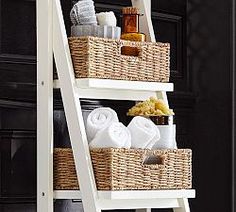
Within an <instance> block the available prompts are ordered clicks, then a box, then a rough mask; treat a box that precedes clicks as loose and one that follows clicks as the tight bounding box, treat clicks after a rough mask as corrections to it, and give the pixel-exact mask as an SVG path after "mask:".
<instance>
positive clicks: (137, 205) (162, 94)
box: [37, 0, 195, 212]
mask: <svg viewBox="0 0 236 212" xmlns="http://www.w3.org/2000/svg"><path fill="white" fill-rule="evenodd" d="M132 2H133V5H135V6H138V7H139V8H140V9H141V10H142V12H143V13H144V17H143V19H142V20H141V28H142V31H143V32H145V33H146V34H147V35H148V38H149V40H151V41H155V36H154V32H153V27H152V22H151V16H150V5H151V1H150V0H133V1H132ZM37 38H38V42H37V43H38V48H37V51H38V52H37V57H38V59H37V211H38V212H53V200H54V199H82V201H83V207H84V211H85V212H101V210H109V209H136V211H139V212H141V211H142V212H144V211H145V212H150V211H151V208H173V209H174V211H175V212H190V209H189V204H188V198H194V197H195V190H193V189H190V190H162V191H161V190H154V191H97V189H96V184H95V180H94V174H93V169H92V163H91V158H90V152H89V147H88V142H87V137H86V132H85V127H84V122H83V117H82V110H81V105H80V98H96V99H113V100H114V99H119V100H144V99H147V98H148V97H150V96H155V95H156V96H157V97H158V98H161V99H163V100H164V101H165V102H166V104H168V100H167V95H166V92H168V91H173V84H171V83H147V82H136V81H135V82H128V81H120V80H102V79H75V77H74V71H73V65H72V61H71V56H70V50H69V45H68V40H67V35H66V31H65V26H64V20H63V15H62V10H61V5H60V1H59V0H37ZM53 54H54V58H55V62H56V67H57V72H58V76H59V80H56V81H54V82H53V77H52V73H53ZM53 87H54V88H60V90H61V94H62V101H63V105H64V110H65V114H66V120H67V124H68V129H69V134H70V140H71V145H72V149H73V154H74V159H75V165H76V172H77V175H78V176H79V183H80V191H53Z"/></svg>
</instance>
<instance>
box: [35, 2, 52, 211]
mask: <svg viewBox="0 0 236 212" xmlns="http://www.w3.org/2000/svg"><path fill="white" fill-rule="evenodd" d="M52 58H53V57H52V1H51V0H37V211H38V212H52V211H53V76H52V73H53V71H52V70H53V59H52Z"/></svg>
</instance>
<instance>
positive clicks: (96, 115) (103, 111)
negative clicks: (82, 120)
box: [86, 107, 119, 142]
mask: <svg viewBox="0 0 236 212" xmlns="http://www.w3.org/2000/svg"><path fill="white" fill-rule="evenodd" d="M113 122H116V123H118V122H119V119H118V117H117V114H116V112H115V111H114V110H112V109H111V108H108V107H102V108H97V109H95V110H93V111H92V112H91V113H90V114H89V115H88V118H87V124H86V130H87V137H88V141H89V142H90V141H91V140H92V139H93V138H94V137H95V135H96V134H97V132H98V131H99V130H103V129H105V128H106V127H108V126H110V125H111V123H113Z"/></svg>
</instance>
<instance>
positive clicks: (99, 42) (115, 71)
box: [69, 37, 170, 82]
mask: <svg viewBox="0 0 236 212" xmlns="http://www.w3.org/2000/svg"><path fill="white" fill-rule="evenodd" d="M69 45H70V50H71V56H72V61H73V65H74V71H75V77H76V78H100V79H115V80H132V81H149V82H168V81H169V77H170V45H169V43H154V42H132V41H125V40H115V39H106V38H98V37H80V38H78V37H70V38H69ZM122 46H129V47H134V48H137V49H138V50H139V56H137V57H136V56H126V55H122V54H121V48H122Z"/></svg>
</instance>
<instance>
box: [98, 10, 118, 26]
mask: <svg viewBox="0 0 236 212" xmlns="http://www.w3.org/2000/svg"><path fill="white" fill-rule="evenodd" d="M96 17H97V22H98V25H101V26H105V25H107V26H114V27H115V26H116V24H117V20H116V16H115V14H114V12H112V11H111V12H101V13H97V14H96Z"/></svg>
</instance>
